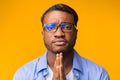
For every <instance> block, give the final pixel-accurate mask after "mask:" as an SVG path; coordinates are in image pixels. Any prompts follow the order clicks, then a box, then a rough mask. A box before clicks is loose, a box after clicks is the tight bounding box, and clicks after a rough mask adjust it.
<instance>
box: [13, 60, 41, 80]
mask: <svg viewBox="0 0 120 80" xmlns="http://www.w3.org/2000/svg"><path fill="white" fill-rule="evenodd" d="M40 59H41V58H36V59H34V60H32V61H30V62H28V63H27V64H25V65H23V66H22V67H20V68H19V69H18V70H17V71H16V72H15V74H14V77H13V80H31V79H32V78H33V76H34V73H35V72H36V66H37V64H38V62H39V60H40ZM27 77H29V79H28V78H27Z"/></svg>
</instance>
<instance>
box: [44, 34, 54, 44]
mask: <svg viewBox="0 0 120 80" xmlns="http://www.w3.org/2000/svg"><path fill="white" fill-rule="evenodd" d="M43 39H44V41H45V43H47V44H50V42H51V41H52V36H51V35H50V34H44V36H43Z"/></svg>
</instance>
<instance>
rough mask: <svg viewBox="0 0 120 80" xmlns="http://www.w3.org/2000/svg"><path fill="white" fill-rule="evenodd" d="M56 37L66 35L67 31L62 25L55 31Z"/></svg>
mask: <svg viewBox="0 0 120 80" xmlns="http://www.w3.org/2000/svg"><path fill="white" fill-rule="evenodd" d="M54 37H56V38H60V37H65V33H64V32H63V30H62V28H61V27H58V29H57V30H56V32H55V33H54Z"/></svg>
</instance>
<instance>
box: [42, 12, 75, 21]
mask: <svg viewBox="0 0 120 80" xmlns="http://www.w3.org/2000/svg"><path fill="white" fill-rule="evenodd" d="M52 22H55V23H62V22H70V23H74V17H73V15H72V14H70V13H67V12H64V11H50V12H48V13H46V15H45V17H44V20H43V23H52Z"/></svg>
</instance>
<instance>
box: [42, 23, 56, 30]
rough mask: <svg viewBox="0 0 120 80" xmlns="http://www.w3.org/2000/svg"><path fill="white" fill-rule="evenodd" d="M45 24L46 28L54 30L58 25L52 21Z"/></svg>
mask: <svg viewBox="0 0 120 80" xmlns="http://www.w3.org/2000/svg"><path fill="white" fill-rule="evenodd" d="M44 26H45V29H46V30H52V29H54V28H55V27H56V24H54V23H50V24H45V25H44Z"/></svg>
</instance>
